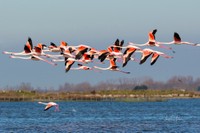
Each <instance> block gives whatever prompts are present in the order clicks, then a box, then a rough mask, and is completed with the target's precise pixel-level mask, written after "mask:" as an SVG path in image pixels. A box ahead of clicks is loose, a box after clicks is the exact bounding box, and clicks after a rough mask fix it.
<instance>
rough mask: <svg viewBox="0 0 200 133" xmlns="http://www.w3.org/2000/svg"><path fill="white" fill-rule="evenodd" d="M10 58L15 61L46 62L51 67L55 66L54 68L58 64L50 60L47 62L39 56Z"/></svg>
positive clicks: (12, 56)
mask: <svg viewBox="0 0 200 133" xmlns="http://www.w3.org/2000/svg"><path fill="white" fill-rule="evenodd" d="M10 58H14V59H24V60H34V61H44V62H46V63H48V64H50V65H53V66H56V65H57V64H56V63H53V62H50V61H48V60H45V59H43V58H41V57H39V56H37V55H31V56H28V57H22V56H14V55H11V56H10Z"/></svg>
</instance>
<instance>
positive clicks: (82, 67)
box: [71, 64, 93, 70]
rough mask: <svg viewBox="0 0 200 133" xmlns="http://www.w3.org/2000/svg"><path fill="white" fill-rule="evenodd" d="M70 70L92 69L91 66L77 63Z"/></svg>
mask: <svg viewBox="0 0 200 133" xmlns="http://www.w3.org/2000/svg"><path fill="white" fill-rule="evenodd" d="M71 70H93V68H92V67H89V66H84V65H82V64H78V67H76V68H71Z"/></svg>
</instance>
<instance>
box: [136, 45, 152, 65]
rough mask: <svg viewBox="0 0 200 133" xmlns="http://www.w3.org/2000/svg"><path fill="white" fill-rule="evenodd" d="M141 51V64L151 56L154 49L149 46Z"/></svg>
mask: <svg viewBox="0 0 200 133" xmlns="http://www.w3.org/2000/svg"><path fill="white" fill-rule="evenodd" d="M139 52H142V57H141V59H140V64H143V63H144V62H145V61H146V60H147V58H149V56H151V55H152V54H153V50H152V49H148V48H145V49H143V50H141V51H139Z"/></svg>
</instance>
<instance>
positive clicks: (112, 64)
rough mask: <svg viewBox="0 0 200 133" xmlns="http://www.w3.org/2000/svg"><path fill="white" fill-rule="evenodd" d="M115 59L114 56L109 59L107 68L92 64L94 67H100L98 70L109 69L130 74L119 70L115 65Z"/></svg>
mask: <svg viewBox="0 0 200 133" xmlns="http://www.w3.org/2000/svg"><path fill="white" fill-rule="evenodd" d="M115 60H116V58H114V59H110V66H109V67H107V68H102V67H98V66H94V68H96V69H100V70H111V71H117V72H122V73H125V74H130V72H125V71H122V70H120V69H119V68H118V66H116V63H115Z"/></svg>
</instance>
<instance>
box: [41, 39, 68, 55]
mask: <svg viewBox="0 0 200 133" xmlns="http://www.w3.org/2000/svg"><path fill="white" fill-rule="evenodd" d="M67 45H68V43H67V42H65V41H61V42H60V46H57V45H56V44H55V43H53V42H50V46H49V47H48V49H47V50H45V52H47V51H48V52H60V48H64V47H67Z"/></svg>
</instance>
